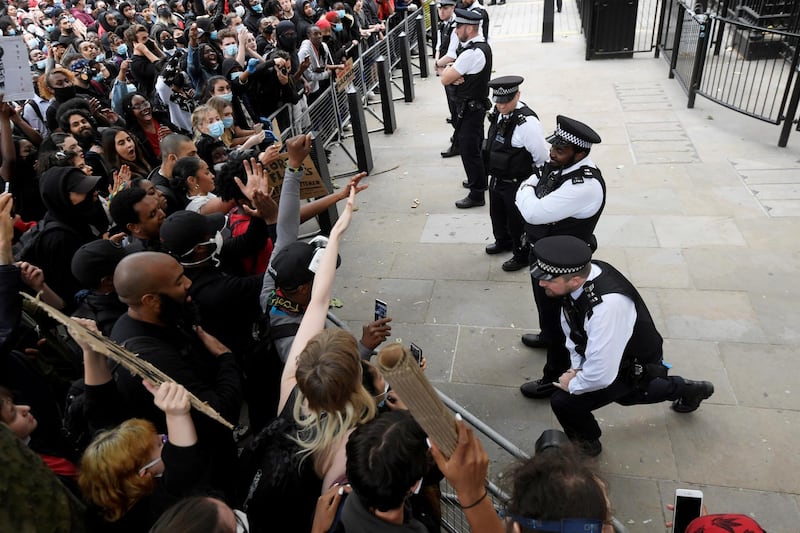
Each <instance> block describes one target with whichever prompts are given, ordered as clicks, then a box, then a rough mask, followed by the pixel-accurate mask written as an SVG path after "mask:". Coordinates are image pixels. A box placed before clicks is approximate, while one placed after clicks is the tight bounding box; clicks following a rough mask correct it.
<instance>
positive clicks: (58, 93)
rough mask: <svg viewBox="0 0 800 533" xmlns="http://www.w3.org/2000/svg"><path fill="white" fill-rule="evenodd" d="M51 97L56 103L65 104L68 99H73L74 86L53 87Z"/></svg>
mask: <svg viewBox="0 0 800 533" xmlns="http://www.w3.org/2000/svg"><path fill="white" fill-rule="evenodd" d="M53 95H54V96H55V97H56V100H57V101H58V102H66V101H67V100H69V99H70V98H75V86H74V85H70V86H69V87H55V88H54V89H53Z"/></svg>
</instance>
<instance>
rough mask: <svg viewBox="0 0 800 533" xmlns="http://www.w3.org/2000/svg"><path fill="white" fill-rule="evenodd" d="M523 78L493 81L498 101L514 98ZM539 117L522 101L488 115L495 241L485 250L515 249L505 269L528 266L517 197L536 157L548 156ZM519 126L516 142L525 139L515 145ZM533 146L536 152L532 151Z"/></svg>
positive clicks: (534, 166)
mask: <svg viewBox="0 0 800 533" xmlns="http://www.w3.org/2000/svg"><path fill="white" fill-rule="evenodd" d="M523 81H524V79H523V78H522V77H521V76H502V77H500V78H496V79H494V80H492V81H490V82H489V86H490V87H491V88H492V89H494V100H495V102H497V103H506V102H510V101H512V100H513V99H514V98H515V97H516V95H517V93H518V92H519V85H520V84H521V83H522V82H523ZM538 118H539V117H538V116H537V115H536V113H535V112H534V111H532V110H531V109H530V108H529V107H528V106H526V105H525V104H519V103H518V104H517V107H516V109H514V110H513V111H512V112H511V113H510V114H508V115H501V114H500V113H499V111H498V109H497V108H495V109H494V110H493V111H492V112H491V113H490V114H489V133H488V135H487V137H486V142H485V144H484V152H483V156H484V162H485V164H486V173H487V174H488V175H489V176H490V178H491V180H490V183H489V216H490V217H491V220H492V233H493V234H494V239H495V240H494V243H493V244H490V245H489V246H487V247H486V252H487V253H490V254H493V253H499V252H502V251H504V250H513V252H514V255H513V257H512V258H511V259H510V260H508V261H506V262H505V263H503V270H506V271H514V270H519V269H520V268H524V267H526V266H528V248H529V247H528V244H527V241H526V240H525V239H523V235H524V232H525V221H524V220H523V218H522V215H521V214H520V212H519V209H518V208H517V206H516V203H515V198H516V193H517V189H518V188H519V186H520V183H522V182H523V181H524V180H526V179H527V178H528V177H529V176H530V175H531V174H534V173H538V172H539V170H538V168H537V164H536V160H537V159H538V161H539V164H541V162H542V161H544V160H546V159H547V144H546V143H545V140H544V137H542V134H541V127H540V126H539V123H538ZM529 121H530V122H529ZM534 124H535V126H534ZM517 128H520V131H519V133H520V135H518V142H517V144H519V142H520V138H521V142H522V146H519V147H518V146H513V144H512V140H513V137H514V133H515V132H516V131H517ZM537 137H538V138H537ZM531 146H533V149H534V153H532V152H530V151H529V150H530V149H531Z"/></svg>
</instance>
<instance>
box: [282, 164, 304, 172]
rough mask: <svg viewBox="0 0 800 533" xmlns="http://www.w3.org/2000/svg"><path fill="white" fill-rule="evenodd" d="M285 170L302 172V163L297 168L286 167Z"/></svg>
mask: <svg viewBox="0 0 800 533" xmlns="http://www.w3.org/2000/svg"><path fill="white" fill-rule="evenodd" d="M286 170H288V171H289V172H302V171H303V165H300V166H299V167H297V168H292V167H286Z"/></svg>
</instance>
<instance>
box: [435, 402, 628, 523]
mask: <svg viewBox="0 0 800 533" xmlns="http://www.w3.org/2000/svg"><path fill="white" fill-rule="evenodd" d="M436 392H438V393H439V398H441V399H442V402H443V403H444V404H445V405H446V406H447V408H448V409H450V410H451V411H453V412H455V413H459V414H460V415H461V418H463V419H464V421H465V422H467V423H468V424H469V425H471V426H472V428H473V429H474V430H475V431H477V432H478V433H480V434H481V435H483V436H484V437H485V438H486V439H488V440H490V441H492V442H493V443H494V444H496V445H497V446H498V447H499V448H500V450H502V452H504V453H505V454H507V460H506V461H503V462H507V464H512V463H515V462H519V461H525V460H527V459H529V458H530V456H529V455H528V454H527V453H525V451H524V450H522V449H521V448H519V447H518V446H517V445H516V444H514V443H513V442H511V441H510V440H508V439H506V438H505V437H504V436H503V435H501V434H500V433H498V432H497V431H495V430H494V429H492V428H491V427H490V426H488V425H487V424H485V423H484V422H483V421H482V420H481V419H479V418H478V417H477V416H475V415H474V414H472V413H470V412H469V411H468V410H466V409H465V408H464V407H462V406H461V405H459V404H458V403H456V401H455V400H453V399H452V398H450V397H449V396H447V395H445V394H444V393H443V392H441V391H439V390H437V391H436ZM486 489H487V490H488V492H489V496H490V497H491V498H492V504H493V505H494V507H495V509H497V510H498V511H500V510H501V509H504V508H505V505H506V502H508V500H509V495H508V494H506V492H504V491H503V489H501V488H500V487H498V486H497V485H495V484H494V483H492V482H491V480H487V481H486ZM441 491H442V496H441V503H442V524H441V525H442V529H443V530H444V531H447V532H448V533H469V532H470V531H471V529H470V527H469V524H468V523H467V519H466V517H465V516H464V513H463V511H462V510H461V505H460V504H459V502H458V498H456V494H455V490H453V487H451V486H450V484H449V483H448V482H447V480H446V479H444V480H442V483H441ZM611 525H612V526H613V528H614V531H615V532H616V533H627V531H628V530H627V528H626V527H625V526H624V525H623V524H622V522H620V521H619V520H618V519H617V518H614V517H612V518H611ZM477 533H480V532H477Z"/></svg>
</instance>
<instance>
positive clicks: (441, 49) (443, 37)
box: [436, 0, 458, 152]
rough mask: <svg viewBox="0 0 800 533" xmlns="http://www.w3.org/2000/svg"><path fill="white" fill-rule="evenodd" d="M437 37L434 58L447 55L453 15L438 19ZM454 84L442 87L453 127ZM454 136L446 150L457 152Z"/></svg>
mask: <svg viewBox="0 0 800 533" xmlns="http://www.w3.org/2000/svg"><path fill="white" fill-rule="evenodd" d="M439 4H440V5H455V2H453V1H452V0H445V2H439ZM438 29H439V39H438V43H437V44H438V46H437V50H438V53H437V54H436V59H441V58H442V57H444V56H446V55H447V51H448V50H449V48H450V41H451V39H452V38H453V30H455V29H456V22H455V19H454V18H453V17H451V18H450V20H440V21H439V25H438ZM455 89H456V87H455V85H446V86H445V88H444V94H445V96H446V97H447V108H448V109H449V110H450V123H451V124H453V126H454V127H455V120H456V117H457V115H458V111H457V110H456V106H455V101H454V100H453V96H454V94H455ZM456 142H457V141H456V138H455V135H453V139H452V140H451V144H452V146H451V148H450V150H448V151H454V152H458V145H457V144H455V143H456Z"/></svg>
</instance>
